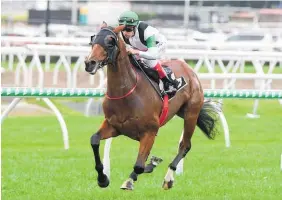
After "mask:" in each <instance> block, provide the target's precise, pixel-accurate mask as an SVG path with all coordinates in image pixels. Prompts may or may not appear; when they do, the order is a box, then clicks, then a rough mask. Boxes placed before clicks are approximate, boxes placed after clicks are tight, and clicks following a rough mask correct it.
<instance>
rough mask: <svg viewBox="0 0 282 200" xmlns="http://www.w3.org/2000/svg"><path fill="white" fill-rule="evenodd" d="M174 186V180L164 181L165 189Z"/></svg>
mask: <svg viewBox="0 0 282 200" xmlns="http://www.w3.org/2000/svg"><path fill="white" fill-rule="evenodd" d="M172 186H173V181H168V182H167V181H164V183H163V189H165V190H168V189H170V188H172Z"/></svg>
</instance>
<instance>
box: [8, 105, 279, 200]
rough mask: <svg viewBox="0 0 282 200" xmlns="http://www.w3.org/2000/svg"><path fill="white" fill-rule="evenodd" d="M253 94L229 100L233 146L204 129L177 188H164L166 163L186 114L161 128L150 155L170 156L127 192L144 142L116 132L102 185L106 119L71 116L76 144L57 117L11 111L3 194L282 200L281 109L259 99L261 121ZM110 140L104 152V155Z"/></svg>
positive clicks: (75, 198)
mask: <svg viewBox="0 0 282 200" xmlns="http://www.w3.org/2000/svg"><path fill="white" fill-rule="evenodd" d="M252 106H253V100H224V108H223V110H224V113H225V116H226V119H227V122H228V124H229V129H230V136H231V145H232V146H231V147H230V148H226V147H225V145H224V135H223V133H221V134H220V135H218V137H216V139H215V140H214V141H213V140H208V139H207V138H206V137H205V136H204V134H202V133H201V132H200V131H199V129H198V128H197V129H196V131H195V133H194V135H193V138H192V149H191V151H190V152H189V153H188V154H187V157H186V158H185V162H184V174H183V175H181V176H175V185H174V187H173V188H172V189H171V190H170V191H163V189H162V188H161V185H162V182H163V179H164V176H165V173H166V170H167V166H168V164H169V163H170V162H171V161H172V159H173V158H174V156H175V155H176V152H177V146H178V140H179V137H180V134H181V130H182V127H183V121H182V120H181V119H180V118H177V117H176V118H174V119H172V120H171V121H170V122H169V123H168V124H167V125H166V126H164V127H163V128H161V129H160V132H159V133H158V136H157V138H156V141H155V144H154V147H153V149H152V152H151V155H156V156H160V157H161V158H163V159H164V161H163V163H161V164H160V165H159V166H158V167H157V169H156V170H155V171H154V172H153V173H152V174H144V175H141V176H140V177H139V178H138V181H137V182H136V183H135V190H134V191H133V192H126V191H123V190H120V189H119V187H120V186H121V184H122V183H123V181H125V180H126V179H127V178H128V176H129V174H130V172H131V171H132V168H133V165H134V163H135V161H136V156H137V152H138V147H139V145H138V142H136V141H133V140H130V139H128V138H127V137H123V136H120V137H117V138H115V139H114V140H113V142H112V148H111V184H110V186H109V187H108V188H107V189H101V188H99V187H98V186H97V181H96V178H97V174H96V172H95V171H94V160H93V153H92V149H91V147H90V143H89V139H90V137H91V135H92V134H93V133H95V132H96V131H97V130H98V128H99V127H100V124H101V123H102V121H103V118H104V117H103V116H101V117H95V118H94V117H90V118H87V117H84V116H74V115H65V120H66V124H67V127H68V131H69V138H70V149H69V150H67V151H66V150H64V149H63V142H62V136H61V129H60V126H59V124H58V122H57V120H56V118H55V117H53V116H49V117H8V118H7V119H6V120H5V121H4V123H3V125H2V198H3V199H6V200H10V199H13V200H22V199H29V200H33V199H34V200H38V199H42V200H43V199H60V200H64V199H66V200H72V199H73V200H78V199H85V200H86V199H94V200H105V199H107V200H108V199H114V200H126V199H134V200H144V199H161V200H163V199H178V200H186V199H196V200H199V199H202V200H205V199H211V200H214V199H226V200H229V199H252V200H253V199H259V200H261V199H271V200H275V199H277V200H279V199H282V193H281V170H280V156H281V153H282V152H281V144H282V135H281V130H282V120H281V116H282V107H281V105H279V103H278V101H277V100H275V101H274V100H265V101H260V105H259V110H258V112H259V114H260V115H261V117H260V118H259V119H249V118H246V117H245V115H246V113H247V112H251V111H252ZM103 148H104V141H102V142H101V147H100V149H101V150H100V151H101V154H102V153H103Z"/></svg>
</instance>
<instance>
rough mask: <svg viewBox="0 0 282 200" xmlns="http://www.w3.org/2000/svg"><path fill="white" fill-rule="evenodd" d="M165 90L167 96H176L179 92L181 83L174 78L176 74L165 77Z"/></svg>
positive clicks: (163, 80) (163, 79)
mask: <svg viewBox="0 0 282 200" xmlns="http://www.w3.org/2000/svg"><path fill="white" fill-rule="evenodd" d="M161 80H162V82H163V84H164V90H165V92H166V93H167V94H174V93H176V92H177V87H178V84H179V82H178V81H177V80H176V79H175V78H174V74H173V73H170V74H167V75H166V76H165V77H163V78H162V79H161Z"/></svg>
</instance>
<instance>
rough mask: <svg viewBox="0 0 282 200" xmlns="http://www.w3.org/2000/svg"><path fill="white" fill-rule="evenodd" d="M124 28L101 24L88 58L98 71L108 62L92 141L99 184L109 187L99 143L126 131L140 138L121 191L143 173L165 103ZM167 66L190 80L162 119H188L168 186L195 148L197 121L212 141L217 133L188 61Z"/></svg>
mask: <svg viewBox="0 0 282 200" xmlns="http://www.w3.org/2000/svg"><path fill="white" fill-rule="evenodd" d="M123 29H124V26H123V25H122V26H117V27H115V28H113V27H107V25H106V24H105V23H104V24H103V25H102V27H101V29H100V30H99V32H98V34H97V35H96V36H92V37H91V42H90V44H91V52H90V53H89V55H88V56H87V57H86V59H85V70H86V71H87V72H89V73H91V74H95V73H96V72H97V70H98V69H99V68H102V67H103V66H107V93H106V95H105V98H104V101H103V110H104V115H105V120H104V121H103V123H102V125H101V127H100V128H99V130H98V131H97V132H96V133H95V134H93V135H92V137H91V139H90V140H91V146H92V149H93V152H94V159H95V169H96V171H97V172H98V178H97V180H98V185H99V186H100V187H107V186H108V185H109V179H108V177H107V175H106V174H104V172H103V164H102V162H101V159H100V153H99V146H100V141H101V140H105V139H107V138H111V137H116V136H119V135H125V136H127V137H129V138H131V139H133V140H137V141H139V142H140V147H139V153H138V156H137V160H136V163H135V165H134V167H133V169H134V170H133V172H132V173H131V174H130V178H129V179H127V180H126V181H125V183H124V184H123V186H122V188H123V189H129V190H132V189H133V182H134V181H136V180H137V175H139V174H141V173H143V172H144V169H145V162H146V160H147V158H148V156H149V154H150V151H151V148H152V146H153V144H154V140H155V137H156V135H157V133H158V130H159V128H160V126H161V124H160V118H159V117H160V113H161V112H162V105H163V102H162V99H161V98H160V96H159V95H158V93H157V92H156V91H155V90H154V88H153V87H152V85H151V84H150V83H149V81H148V79H146V78H145V75H144V73H142V72H141V71H140V70H137V69H136V68H135V67H133V66H132V64H131V62H130V60H129V56H128V53H127V51H126V46H125V43H124V41H123V40H122V37H121V36H120V34H119V33H120V31H122V30H123ZM163 64H165V65H166V66H169V67H170V68H171V70H172V71H173V72H174V73H175V75H176V77H179V76H183V77H184V78H185V80H186V81H187V85H186V86H185V87H183V88H182V89H181V90H179V91H178V92H177V93H176V94H175V97H174V98H173V99H171V100H170V101H169V109H168V115H167V118H166V119H165V121H164V123H163V124H165V123H166V122H168V121H169V120H170V119H171V118H172V117H173V116H174V115H178V116H179V117H181V118H183V120H184V131H183V138H182V141H181V142H180V144H179V149H178V154H177V155H176V157H175V158H174V160H173V161H172V162H171V163H170V164H169V168H168V171H167V174H166V175H165V178H164V183H163V188H164V189H169V188H171V187H172V185H173V180H174V177H173V173H174V171H175V170H176V166H177V164H178V163H179V161H180V160H181V159H182V158H184V157H185V156H186V154H187V153H188V151H189V150H190V149H191V137H192V135H193V132H194V130H195V127H196V125H197V126H198V127H199V128H200V129H201V130H202V131H203V133H204V134H205V135H206V136H207V137H208V138H209V139H213V138H214V136H215V135H216V128H215V125H216V121H217V119H218V118H217V116H218V115H217V113H218V109H217V106H215V105H216V104H213V102H211V101H204V94H203V89H202V87H201V83H200V81H199V79H198V77H197V75H196V74H195V72H194V71H193V70H192V68H190V67H189V66H188V65H187V64H186V63H185V62H184V61H181V60H171V61H166V62H165V63H163ZM155 85H157V84H155Z"/></svg>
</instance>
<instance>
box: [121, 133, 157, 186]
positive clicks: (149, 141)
mask: <svg viewBox="0 0 282 200" xmlns="http://www.w3.org/2000/svg"><path fill="white" fill-rule="evenodd" d="M156 133H157V132H146V133H144V134H143V136H142V137H141V139H140V147H139V153H138V157H137V161H136V163H135V165H134V168H133V169H134V170H133V172H132V173H131V174H130V177H129V179H127V180H126V181H125V182H124V183H123V184H122V186H121V189H126V190H133V182H134V181H136V180H137V176H138V175H139V174H142V173H143V172H144V171H145V162H146V160H147V158H148V156H149V154H150V151H151V149H152V147H153V144H154V141H155V137H156ZM159 162H161V161H159ZM147 167H148V168H147ZM146 168H147V169H146V170H148V171H146V172H149V171H152V170H153V166H151V165H150V164H149V166H148V165H147V166H146Z"/></svg>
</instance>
